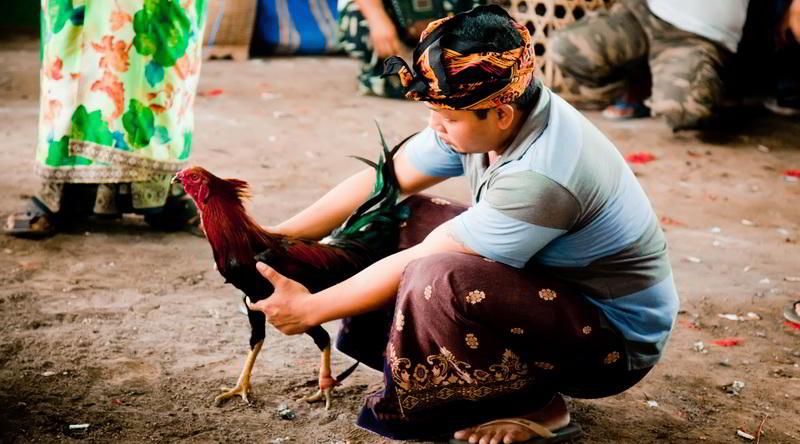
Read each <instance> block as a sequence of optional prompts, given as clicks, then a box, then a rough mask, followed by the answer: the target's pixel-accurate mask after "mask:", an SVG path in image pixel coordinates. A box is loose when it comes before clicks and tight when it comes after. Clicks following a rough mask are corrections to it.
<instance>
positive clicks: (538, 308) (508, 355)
mask: <svg viewBox="0 0 800 444" xmlns="http://www.w3.org/2000/svg"><path fill="white" fill-rule="evenodd" d="M406 203H407V204H408V205H409V206H410V207H411V219H410V220H409V221H408V222H407V225H406V226H405V227H404V228H403V230H402V232H401V236H400V247H401V248H408V247H410V246H412V245H415V244H416V243H419V242H421V241H422V240H423V239H424V238H425V236H426V235H427V234H428V233H430V231H432V230H433V229H434V228H435V227H437V226H438V225H440V224H441V223H442V222H444V221H446V220H449V219H451V218H452V217H454V216H455V215H457V214H459V213H460V212H462V211H464V210H465V209H466V208H465V207H464V206H462V205H458V204H454V203H451V202H448V201H447V200H444V199H440V198H431V197H427V196H422V195H419V196H412V197H410V198H409V199H407V200H406ZM337 348H339V350H341V351H342V352H344V353H346V354H348V355H350V356H352V357H353V358H355V359H357V360H359V361H361V362H363V363H365V364H366V365H368V366H370V367H372V368H375V369H378V370H381V371H383V374H384V383H385V387H384V389H383V390H381V391H379V392H377V393H374V394H372V395H370V396H369V397H368V398H367V400H366V402H365V405H364V407H363V408H362V410H361V412H360V414H359V418H358V420H357V424H358V425H359V426H361V427H364V428H366V429H368V430H371V431H373V432H375V433H379V434H381V435H383V436H386V437H390V438H393V439H432V438H438V437H443V436H448V435H450V436H451V435H452V433H453V432H454V431H455V430H459V429H461V428H465V427H469V426H475V425H477V424H480V423H483V422H486V421H489V420H492V419H498V418H504V417H513V416H519V415H523V414H526V413H530V412H532V411H534V410H537V409H539V408H541V407H543V406H544V405H546V404H547V403H548V402H549V401H550V400H551V399H552V398H553V396H554V394H555V393H563V394H565V395H568V396H573V397H578V398H598V397H604V396H610V395H613V394H617V393H620V392H622V391H624V390H626V389H628V388H629V387H631V386H633V385H634V384H635V383H636V382H638V381H639V380H640V379H641V378H643V377H644V375H645V374H647V372H648V371H649V370H650V369H649V368H647V369H643V370H635V371H629V370H628V369H627V366H626V364H625V362H626V355H625V347H624V342H623V339H622V337H621V335H620V334H619V333H618V332H617V331H616V330H615V329H614V328H613V327H612V326H611V325H610V324H609V321H608V320H607V319H606V318H605V316H604V315H603V314H602V312H601V311H600V310H599V309H598V308H597V306H595V305H594V304H593V303H592V302H590V301H589V299H588V298H587V297H586V296H583V295H581V294H579V293H578V292H576V291H574V290H572V289H570V288H569V287H568V286H567V285H565V284H563V283H559V282H556V281H554V280H552V279H550V278H548V277H547V276H546V274H543V273H542V272H541V271H536V270H534V269H532V268H525V269H515V268H513V267H510V266H507V265H504V264H501V263H499V262H495V261H492V260H489V259H486V258H483V257H480V256H475V255H468V254H460V253H442V254H437V255H433V256H429V257H426V258H422V259H418V260H416V261H413V262H411V263H410V264H409V265H408V266H407V267H406V269H405V271H404V273H403V278H402V281H401V283H400V286H399V288H398V293H397V298H396V301H395V304H394V305H393V306H391V307H387V308H385V309H383V310H379V311H376V312H372V313H367V314H364V315H360V316H355V317H351V318H347V319H344V320H343V325H342V329H341V330H340V332H339V338H338V340H337Z"/></svg>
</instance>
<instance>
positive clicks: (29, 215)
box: [3, 199, 58, 239]
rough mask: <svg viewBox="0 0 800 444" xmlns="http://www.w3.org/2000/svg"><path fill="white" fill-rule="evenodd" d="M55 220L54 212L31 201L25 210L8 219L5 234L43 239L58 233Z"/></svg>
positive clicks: (13, 214) (4, 227) (11, 215)
mask: <svg viewBox="0 0 800 444" xmlns="http://www.w3.org/2000/svg"><path fill="white" fill-rule="evenodd" d="M55 219H56V215H55V214H54V213H53V212H51V211H49V210H47V209H46V208H45V207H44V206H43V205H41V204H39V203H37V202H36V200H34V199H31V201H30V202H28V205H27V207H26V208H25V209H24V210H22V211H19V212H17V213H12V214H9V215H8V217H6V223H5V225H4V226H3V233H4V234H8V235H11V236H16V237H22V238H27V239H43V238H45V237H49V236H52V235H54V234H55V233H56V232H57V231H58V230H57V229H56V221H55Z"/></svg>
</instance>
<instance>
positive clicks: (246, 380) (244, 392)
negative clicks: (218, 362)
mask: <svg viewBox="0 0 800 444" xmlns="http://www.w3.org/2000/svg"><path fill="white" fill-rule="evenodd" d="M262 345H264V341H263V340H262V341H259V342H258V343H257V344H256V345H255V347H253V348H252V349H251V350H250V353H249V354H248V355H247V361H245V363H244V368H243V369H242V374H241V375H239V380H238V381H237V382H236V387H234V388H232V389H230V390H228V391H226V392H225V393H223V394H221V395H219V396H217V397H216V398H214V405H216V406H219V405H220V404H222V401H225V400H226V399H228V398H231V397H233V396H236V395H239V396H241V397H242V399H244V402H246V403H248V404H250V395H251V394H252V393H253V387H252V386H251V385H250V375H251V374H252V373H253V365H254V364H255V363H256V357H257V356H258V352H260V351H261V346H262Z"/></svg>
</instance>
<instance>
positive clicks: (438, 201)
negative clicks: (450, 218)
mask: <svg viewBox="0 0 800 444" xmlns="http://www.w3.org/2000/svg"><path fill="white" fill-rule="evenodd" d="M431 202H433V203H435V204H436V205H450V201H449V200H447V199H442V198H441V197H432V198H431Z"/></svg>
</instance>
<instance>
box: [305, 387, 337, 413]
mask: <svg viewBox="0 0 800 444" xmlns="http://www.w3.org/2000/svg"><path fill="white" fill-rule="evenodd" d="M331 392H333V388H325V389H319V390H317V393H314V394H313V395H311V396H306V397H305V398H300V399H298V401H305V402H308V403H312V402H317V401H320V400H322V398H323V397H324V398H325V410H330V409H331Z"/></svg>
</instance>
